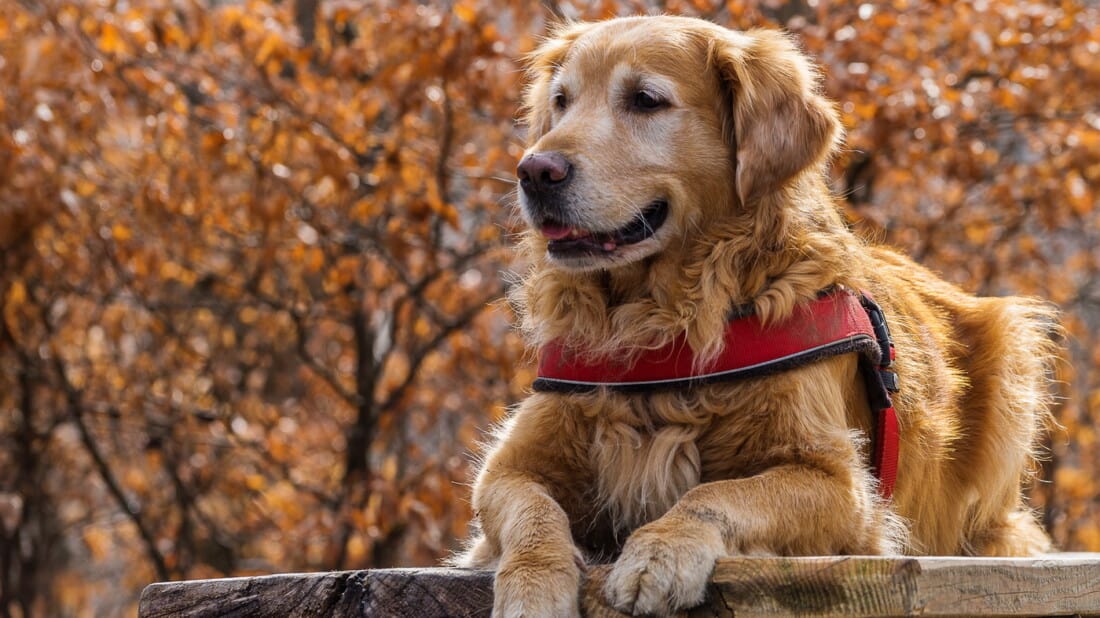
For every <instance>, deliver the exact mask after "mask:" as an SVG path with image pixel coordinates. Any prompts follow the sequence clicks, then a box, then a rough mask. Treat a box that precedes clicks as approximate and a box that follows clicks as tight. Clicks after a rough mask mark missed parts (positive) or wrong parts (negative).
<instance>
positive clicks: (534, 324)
mask: <svg viewBox="0 0 1100 618" xmlns="http://www.w3.org/2000/svg"><path fill="white" fill-rule="evenodd" d="M529 78H530V80H531V85H530V88H529V90H528V93H527V97H526V120H527V124H528V126H529V128H530V135H529V143H528V146H529V148H528V153H541V152H551V151H552V152H557V153H561V154H562V155H563V156H564V157H565V158H566V159H568V160H569V161H570V162H572V163H573V165H574V170H573V172H574V175H573V177H572V178H571V180H570V184H569V192H570V193H569V196H568V197H569V200H572V201H568V204H567V206H566V207H563V208H564V210H565V211H567V214H568V216H570V217H573V219H572V220H574V221H577V222H579V223H577V225H578V226H580V225H583V226H586V227H588V228H590V229H597V230H610V229H616V228H619V227H621V226H623V225H624V224H625V223H628V222H629V221H631V219H632V218H634V217H638V216H639V212H641V209H642V207H644V206H645V205H646V204H648V203H649V202H650V201H652V200H654V199H664V200H667V203H668V212H669V214H668V219H667V221H666V222H665V223H664V225H662V226H660V228H659V229H658V230H657V231H656V233H655V234H653V236H652V237H650V238H647V239H646V240H644V241H642V242H638V243H637V244H634V245H630V246H624V247H620V248H618V249H616V251H614V252H611V253H609V254H607V255H597V256H587V257H586V256H580V257H576V256H574V257H571V258H570V257H567V258H560V257H555V256H553V255H550V254H548V251H547V246H548V245H547V239H546V238H545V237H544V235H543V234H540V233H539V231H538V225H539V223H538V221H537V220H536V218H535V216H534V215H532V214H531V213H532V212H533V210H532V209H531V208H530V207H529V206H530V204H529V203H528V201H524V200H521V202H522V205H523V212H524V216H525V217H526V218H527V219H528V221H529V222H530V223H532V229H531V230H530V231H529V232H528V233H526V234H525V236H524V238H523V240H522V242H521V244H520V251H521V253H522V254H523V255H524V256H525V257H526V259H527V261H528V262H529V263H530V264H531V267H530V271H529V272H528V273H527V275H526V276H525V278H524V280H523V282H522V285H520V286H518V288H517V290H516V292H515V295H514V298H513V301H514V303H515V304H516V306H517V307H518V309H519V312H520V315H521V320H522V322H521V328H522V330H523V331H524V333H525V334H526V335H527V337H528V340H529V342H530V345H531V346H533V347H534V348H537V347H538V346H540V345H541V344H543V343H545V342H547V341H549V340H551V339H561V340H563V341H564V342H565V343H566V345H567V346H569V347H571V348H572V349H574V350H576V351H578V352H579V353H583V354H586V355H589V356H595V357H600V356H611V355H616V356H618V357H622V356H623V355H627V356H629V355H630V354H631V352H637V351H639V350H643V349H647V348H654V347H659V346H662V345H664V344H666V343H668V342H669V341H670V340H671V339H672V338H673V337H676V336H677V335H679V334H684V335H685V336H686V338H687V341H688V342H689V344H690V345H691V347H692V349H693V350H694V352H695V353H696V354H697V355H698V356H699V357H700V358H701V359H703V360H704V361H705V360H706V359H709V358H713V356H714V355H715V354H717V353H718V352H719V351H720V349H719V346H720V345H721V342H722V337H721V336H720V334H721V333H722V332H723V328H724V325H725V321H726V316H727V314H728V312H729V310H730V308H731V307H734V306H739V305H744V304H751V305H752V306H753V307H754V308H755V310H756V312H757V314H758V315H760V316H762V317H763V318H764V319H765V320H779V319H783V318H785V317H787V316H789V315H791V313H792V311H793V309H794V307H795V306H796V305H798V304H799V303H802V302H805V301H808V300H810V299H813V298H814V297H815V295H816V294H817V292H818V291H819V290H821V289H823V288H825V287H827V286H830V285H838V284H839V285H845V286H849V287H851V288H854V289H865V290H867V291H869V292H871V293H872V294H873V295H874V296H875V298H876V299H877V300H878V301H879V303H880V304H881V305H882V307H883V309H884V310H885V312H886V314H887V316H888V319H889V321H890V326H891V328H892V331H893V335H894V338H895V342H896V346H897V350H898V358H897V363H896V370H897V373H898V375H899V377H900V381H901V385H902V387H901V392H899V393H898V394H897V396H896V398H895V407H896V409H897V413H898V416H899V423H900V427H901V446H900V458H899V472H898V480H897V485H896V489H895V492H894V496H893V499H892V500H891V501H884V500H883V499H881V498H880V497H879V493H878V488H877V485H876V480H875V478H874V477H873V476H872V475H871V473H870V472H869V463H868V461H869V436H870V434H871V417H870V412H869V410H868V406H867V403H866V394H865V391H864V387H863V384H862V381H861V379H860V377H859V373H858V371H857V360H856V358H855V357H854V356H853V355H847V356H839V357H832V358H829V359H826V360H823V361H819V362H816V363H814V364H811V365H809V366H806V367H803V368H800V369H797V370H793V371H789V372H786V373H783V374H781V375H778V376H772V377H765V378H758V379H751V380H744V381H740V382H733V383H727V384H715V385H709V386H705V387H698V388H695V389H693V390H687V391H678V392H662V393H656V394H646V395H629V394H619V393H612V392H597V393H593V394H554V393H535V394H532V395H530V396H529V397H528V398H526V399H525V400H524V401H523V402H522V403H521V404H520V405H519V406H518V408H517V409H516V410H515V411H514V412H513V414H512V415H511V417H510V418H509V419H508V420H507V421H506V422H505V423H504V425H503V426H502V427H501V428H500V430H499V432H498V434H497V436H496V442H495V444H494V445H493V446H492V448H491V450H490V452H489V453H488V455H487V457H486V459H485V461H484V463H483V466H482V468H481V471H480V474H479V475H478V478H477V481H476V485H475V488H474V496H473V501H474V508H475V510H476V513H477V516H478V519H479V522H480V534H479V535H475V538H474V539H473V541H472V543H471V546H470V548H469V550H468V551H467V552H466V553H465V554H464V555H463V556H461V557H460V558H459V559H458V560H457V562H458V563H459V564H463V565H468V566H482V567H489V566H491V567H495V568H496V570H497V574H496V584H495V606H494V614H495V615H497V616H519V615H527V616H569V615H576V614H577V613H578V611H579V609H578V599H577V590H578V585H579V583H580V578H581V577H582V573H583V569H584V565H585V564H586V563H588V562H593V561H614V565H613V567H612V570H611V572H610V575H609V577H608V579H607V583H606V586H605V588H604V594H605V595H606V597H607V600H608V601H609V602H610V603H611V604H612V605H614V606H615V607H617V608H619V609H621V610H623V611H626V612H629V613H638V614H649V613H657V614H661V613H668V612H671V611H675V610H677V609H680V608H685V607H690V606H692V605H694V604H697V603H699V602H700V601H701V600H702V597H703V591H704V586H705V583H706V580H707V578H708V576H709V574H710V572H711V570H712V568H713V565H714V561H715V559H717V558H719V557H721V556H725V555H736V554H773V555H774V554H780V555H806V554H886V553H911V554H963V555H1029V554H1035V553H1039V552H1043V551H1046V550H1047V549H1048V547H1049V541H1048V538H1047V536H1046V534H1045V533H1044V532H1043V531H1042V529H1041V528H1040V527H1039V525H1038V524H1037V523H1036V521H1035V519H1034V517H1033V516H1032V515H1031V513H1030V512H1029V511H1028V510H1027V507H1026V505H1025V504H1024V501H1023V498H1022V495H1021V484H1022V483H1023V482H1025V481H1026V479H1027V473H1028V469H1029V466H1030V464H1031V463H1032V462H1033V459H1034V453H1035V448H1036V441H1037V436H1038V435H1039V434H1040V432H1041V430H1042V428H1043V425H1044V423H1046V422H1047V420H1048V416H1049V413H1048V409H1047V406H1048V395H1047V392H1048V386H1047V381H1046V371H1047V363H1048V361H1049V359H1050V358H1051V355H1052V353H1053V349H1052V345H1053V344H1052V343H1051V342H1050V338H1049V337H1048V331H1050V330H1051V329H1053V328H1054V324H1055V322H1054V315H1053V313H1052V312H1051V310H1050V309H1049V308H1048V307H1046V306H1045V305H1043V304H1040V303H1038V302H1036V301H1032V300H1028V299H1021V298H976V297H973V296H971V295H968V294H966V293H964V292H962V291H961V290H959V289H958V288H957V287H955V286H953V285H951V284H949V283H946V282H944V281H942V280H940V279H939V278H937V277H936V276H935V275H934V274H933V273H931V272H929V271H928V270H925V269H924V268H922V267H920V266H918V265H916V264H914V263H913V262H911V261H910V260H909V259H908V258H906V257H904V256H902V255H900V254H898V253H895V252H893V251H891V250H889V249H886V248H882V247H877V246H872V245H870V244H868V243H865V242H863V241H861V240H860V239H858V238H857V237H855V236H854V235H853V234H852V233H851V232H850V231H849V229H848V228H847V227H846V225H845V222H844V220H843V218H842V216H841V215H840V213H839V211H838V209H837V207H836V205H835V202H834V200H833V198H832V197H831V196H830V193H829V191H828V189H827V186H826V184H825V180H824V169H823V168H824V165H825V164H826V162H827V160H828V158H829V156H830V155H831V153H832V152H833V150H834V149H835V148H836V147H837V145H838V143H839V141H840V139H841V138H840V128H839V123H838V120H837V114H836V112H835V110H834V107H833V105H832V104H831V103H829V102H828V101H826V100H825V99H824V98H822V97H821V96H820V94H819V93H818V91H817V88H818V84H817V81H818V78H817V75H816V72H815V70H814V69H813V67H812V66H811V65H810V64H809V63H808V61H807V60H806V59H805V58H804V57H803V56H802V55H801V54H800V53H799V52H798V51H797V49H796V47H795V45H794V44H793V43H792V42H791V40H790V39H789V38H788V37H787V36H785V35H783V34H781V33H778V32H774V31H770V30H753V31H748V32H743V33H739V32H732V31H729V30H726V29H723V28H720V27H718V26H715V25H712V24H709V23H707V22H703V21H700V20H694V19H688V18H678V17H648V18H624V19H616V20H611V21H608V22H602V23H598V24H573V25H569V26H565V27H563V28H562V29H561V30H560V31H558V32H557V33H555V35H554V36H553V37H552V38H551V39H550V40H548V41H547V42H546V43H545V44H544V45H543V46H542V47H541V48H540V49H539V50H537V51H536V52H535V53H534V54H533V56H532V58H531V62H530V69H529ZM635 89H650V90H652V91H654V92H656V93H657V94H658V96H659V97H661V98H662V99H663V100H664V101H665V102H666V103H667V106H665V107H663V108H661V109H659V110H658V111H656V112H653V113H640V112H638V111H637V110H636V109H632V108H630V106H629V104H623V103H621V102H622V101H623V100H627V101H629V100H630V97H631V96H635V95H634V94H632V93H634V90H635ZM624 92H625V93H626V94H625V95H624ZM624 97H625V99H624ZM521 197H522V196H521Z"/></svg>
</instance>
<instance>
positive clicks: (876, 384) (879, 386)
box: [532, 288, 899, 498]
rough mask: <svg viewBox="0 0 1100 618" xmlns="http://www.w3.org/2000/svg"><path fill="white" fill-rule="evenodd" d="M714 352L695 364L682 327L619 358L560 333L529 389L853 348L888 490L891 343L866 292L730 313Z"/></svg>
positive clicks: (741, 368) (682, 375) (685, 377)
mask: <svg viewBox="0 0 1100 618" xmlns="http://www.w3.org/2000/svg"><path fill="white" fill-rule="evenodd" d="M724 339H725V345H724V346H723V352H722V354H721V356H719V358H717V359H716V360H715V361H713V362H712V363H710V364H708V365H707V366H705V367H699V366H697V363H696V359H695V356H694V354H693V353H692V351H691V348H690V346H688V345H687V341H686V339H685V338H684V337H683V335H681V336H679V337H677V338H676V339H675V340H673V342H672V343H670V344H669V345H667V346H664V347H661V348H658V349H653V350H646V351H644V352H642V353H641V354H639V355H637V356H635V357H633V360H632V362H624V361H623V360H622V359H591V358H585V357H584V356H582V355H580V354H577V353H576V352H574V351H572V350H570V349H568V348H566V347H564V346H563V345H562V343H561V342H560V341H552V342H550V343H548V344H547V345H545V346H543V348H542V350H540V354H539V371H538V378H537V379H536V380H535V382H534V384H533V385H532V388H533V389H534V390H535V391H537V392H560V393H583V392H592V391H595V390H597V389H599V388H607V389H610V390H613V391H618V392H631V393H636V392H649V391H658V390H670V389H684V388H691V387H694V386H698V385H702V384H711V383H715V382H727V381H732V380H740V379H745V378H751V377H760V376H767V375H773V374H776V373H780V372H783V371H787V370H790V369H794V368H796V367H802V366H804V365H808V364H810V363H812V362H815V361H818V360H821V359H823V358H827V357H830V356H838V355H841V354H849V353H852V352H857V353H859V354H860V369H861V372H862V373H863V376H864V383H865V384H866V385H867V397H868V401H869V403H870V407H871V409H872V412H873V413H874V417H875V418H874V426H875V435H874V446H873V452H872V467H873V469H874V472H875V475H876V476H877V477H878V479H879V490H880V492H881V493H882V495H883V496H884V497H886V498H889V497H890V496H891V495H892V494H893V488H894V482H895V480H896V478H897V457H898V437H899V436H898V423H897V415H896V414H895V412H894V408H893V404H892V402H891V399H890V393H891V392H896V391H897V389H898V385H897V374H895V373H893V372H892V371H890V370H889V367H890V366H891V364H892V363H893V355H894V348H893V343H892V342H891V340H890V332H889V329H888V327H887V325H886V319H885V316H884V315H883V313H882V310H881V309H880V308H879V307H878V305H877V304H875V302H874V300H873V299H872V298H871V297H870V296H869V295H867V294H865V293H864V294H856V293H854V292H852V291H850V290H847V289H844V288H836V289H830V290H827V291H825V292H823V293H822V294H820V295H819V296H818V298H817V299H816V300H814V301H813V302H810V303H806V304H804V305H800V306H798V307H796V308H795V311H794V313H793V314H792V315H791V317H789V318H788V319H786V320H784V321H783V322H779V323H773V324H767V325H765V324H763V323H762V322H761V320H760V318H759V317H758V316H756V315H754V314H751V313H748V314H746V313H745V312H740V313H739V314H738V315H736V316H735V317H733V318H731V319H730V321H729V323H728V325H727V327H726V332H725V335H724Z"/></svg>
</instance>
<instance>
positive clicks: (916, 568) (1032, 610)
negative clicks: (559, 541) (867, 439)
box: [138, 554, 1100, 618]
mask: <svg viewBox="0 0 1100 618" xmlns="http://www.w3.org/2000/svg"><path fill="white" fill-rule="evenodd" d="M606 575H607V567H594V568H592V569H590V572H589V577H588V580H587V581H586V582H585V586H584V601H583V605H584V609H585V613H586V615H588V616H590V617H592V618H599V617H606V616H621V615H622V614H620V613H619V612H616V611H615V610H613V609H611V608H609V607H607V606H605V605H604V604H603V602H602V596H601V595H600V594H599V590H600V587H601V586H602V584H603V581H604V578H605V577H606ZM492 599H493V593H492V575H491V574H490V573H488V572H486V571H472V570H464V569H380V570H374V571H343V572H334V573H308V574H289V575H271V576H266V577H242V578H233V579H214V580H199V581H187V582H168V583H159V584H151V585H150V586H148V587H146V588H145V591H144V592H143V593H142V595H141V605H140V609H139V612H138V615H139V617H140V618H161V617H167V616H183V617H198V616H203V617H205V616H256V617H261V618H262V617H266V616H271V617H274V616H280V617H281V616H333V617H337V618H347V617H353V616H354V617H359V616H416V617H426V618H430V617H435V616H440V617H443V616H488V615H489V611H490V609H491V608H492ZM915 614H921V615H925V616H961V615H969V616H1048V615H1059V616H1064V615H1082V616H1084V615H1091V616H1100V554H1051V555H1049V556H1044V557H1042V558H1034V559H1005V558H941V557H936V558H908V557H862V556H860V557H844V556H840V557H813V558H732V559H728V560H722V561H721V562H719V563H718V566H717V567H716V568H715V572H714V576H713V578H712V583H711V586H710V590H709V592H708V596H707V601H706V603H704V604H703V605H702V606H701V607H698V608H695V609H693V610H691V611H689V612H686V613H685V614H683V615H685V616H689V617H696V616H791V615H800V616H909V615H915Z"/></svg>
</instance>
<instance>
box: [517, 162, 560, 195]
mask: <svg viewBox="0 0 1100 618" xmlns="http://www.w3.org/2000/svg"><path fill="white" fill-rule="evenodd" d="M516 176H518V177H519V186H520V187H522V188H523V192H524V193H526V194H528V195H533V194H536V193H547V192H549V191H552V190H554V189H560V188H562V187H563V186H565V184H566V183H568V182H569V179H570V178H572V176H573V166H572V165H569V161H566V160H565V157H563V156H561V155H560V154H558V153H556V152H536V153H534V154H529V155H527V156H526V157H523V160H522V161H520V162H519V167H517V168H516Z"/></svg>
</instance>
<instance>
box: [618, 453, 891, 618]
mask: <svg viewBox="0 0 1100 618" xmlns="http://www.w3.org/2000/svg"><path fill="white" fill-rule="evenodd" d="M859 485H861V483H860V482H859V481H858V480H855V479H853V478H852V477H851V476H850V475H845V474H843V473H836V474H829V473H827V472H825V471H823V470H822V469H819V468H812V467H809V466H806V465H794V464H792V465H784V466H779V467H775V468H771V469H769V470H768V471H766V472H763V473H761V474H758V475H756V476H753V477H750V478H744V479H734V480H725V481H714V482H710V483H705V484H703V485H699V486H697V487H695V488H694V489H692V490H691V491H689V492H688V493H686V494H685V495H684V497H683V498H681V499H680V501H679V502H678V503H677V504H676V505H675V506H674V507H673V508H672V509H670V510H669V512H668V513H666V514H665V515H664V516H663V517H661V518H659V519H657V520H655V521H653V522H651V523H649V524H647V525H645V526H643V527H641V528H639V529H638V530H636V531H635V532H634V534H632V535H631V536H630V538H629V539H627V541H626V545H625V546H624V548H623V552H622V555H621V556H620V557H619V559H618V560H617V561H616V563H615V565H614V567H612V570H611V573H610V574H609V575H608V578H607V582H606V584H605V586H604V594H605V595H606V597H607V600H608V602H609V603H610V604H611V605H613V606H614V607H616V608H617V609H619V610H621V611H624V612H628V613H632V614H657V615H664V614H669V613H672V612H674V611H677V610H680V609H684V608H688V607H692V606H694V605H697V604H699V603H701V602H702V601H703V598H704V594H705V591H706V585H707V580H708V579H709V577H710V574H711V572H712V571H713V569H714V562H715V560H716V559H718V558H720V557H722V556H724V555H733V554H739V553H745V552H767V553H777V554H813V553H820V554H826V553H856V552H866V553H874V552H876V551H879V550H881V549H883V548H884V544H883V543H881V539H876V538H875V537H876V534H875V532H874V530H870V528H873V524H872V522H875V521H876V520H877V521H882V519H883V518H881V517H878V516H877V515H876V513H874V512H873V511H874V510H875V509H876V508H878V507H876V506H875V503H876V501H877V499H876V498H875V497H874V496H873V495H872V492H873V490H872V489H871V487H872V485H870V484H866V486H865V487H860V486H859ZM881 534H883V535H886V534H890V531H888V530H883V531H882V533H881ZM879 536H881V535H879Z"/></svg>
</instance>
